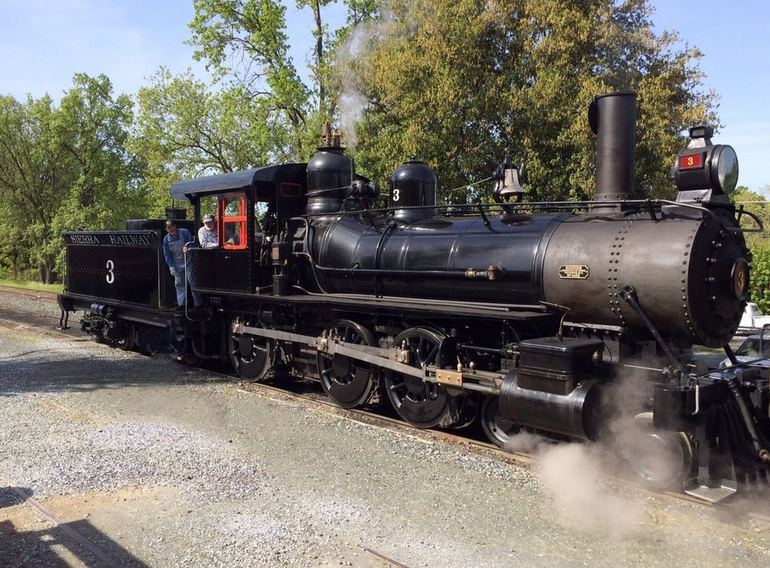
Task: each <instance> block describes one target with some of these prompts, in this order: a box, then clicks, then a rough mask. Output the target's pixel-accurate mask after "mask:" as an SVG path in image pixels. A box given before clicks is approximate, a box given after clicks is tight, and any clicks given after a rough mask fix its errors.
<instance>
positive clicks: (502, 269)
mask: <svg viewBox="0 0 770 568" xmlns="http://www.w3.org/2000/svg"><path fill="white" fill-rule="evenodd" d="M588 114H589V124H590V127H591V129H592V130H593V132H594V133H595V134H596V135H597V162H596V195H595V198H594V199H592V200H591V201H587V202H546V203H536V202H528V201H526V200H525V199H524V198H523V194H524V191H523V189H522V187H521V180H520V173H521V171H520V169H519V168H516V167H514V166H512V165H511V163H510V161H508V160H506V161H505V162H503V163H502V164H501V165H500V166H499V167H498V168H497V170H496V171H495V173H494V176H493V177H494V180H495V188H494V193H493V196H494V201H495V202H494V203H491V204H480V205H467V204H462V205H445V206H439V205H437V202H436V188H437V178H436V174H435V173H434V172H433V171H432V170H431V169H430V168H429V167H428V166H427V165H426V164H425V163H423V162H420V161H417V160H410V161H407V162H405V163H404V164H403V165H402V166H400V167H399V168H398V169H397V170H396V171H395V172H394V173H393V175H392V176H391V178H390V191H389V207H387V208H384V209H381V208H376V207H375V206H374V204H375V201H376V199H377V197H378V196H379V191H378V188H377V186H376V185H375V184H374V183H372V182H371V181H370V180H368V179H367V178H365V177H363V176H361V175H359V174H358V173H357V172H356V171H355V169H354V164H353V162H352V161H351V159H350V158H348V157H347V156H346V155H345V154H344V152H343V149H342V148H341V147H340V146H339V141H338V140H330V139H327V140H326V145H325V146H323V147H320V148H319V149H318V151H317V153H316V154H315V155H314V156H313V157H312V158H311V160H310V161H309V162H308V163H306V164H305V163H292V164H282V165H276V166H270V167H263V168H258V169H252V170H247V171H241V172H233V173H226V174H222V175H215V176H210V177H204V178H199V179H193V180H189V181H183V182H180V183H177V184H175V185H174V186H172V188H171V196H172V198H174V199H178V200H188V201H189V202H190V203H191V204H192V206H193V207H194V211H195V223H194V224H191V225H193V226H199V225H198V222H199V221H200V218H201V211H202V209H203V208H206V207H209V206H214V205H213V204H215V207H216V216H217V231H218V236H219V242H220V243H223V244H222V245H221V247H219V248H213V249H202V248H194V247H192V248H190V250H189V253H188V255H187V263H188V270H190V271H191V273H192V275H193V278H192V280H191V281H192V282H194V284H193V286H194V288H195V290H196V291H197V292H200V293H201V294H202V295H203V297H204V299H205V307H204V308H201V309H196V308H191V307H189V308H188V307H185V308H176V307H175V305H174V300H173V294H172V293H171V292H172V283H171V279H170V276H169V275H168V270H166V269H165V266H164V264H163V260H162V255H161V254H160V243H161V238H162V234H161V231H160V228H161V225H160V224H159V222H156V221H142V220H138V221H137V220H134V221H129V226H128V230H126V231H114V232H89V233H84V232H77V233H66V234H65V241H66V248H67V278H66V282H65V292H64V293H63V294H62V295H60V296H59V303H60V306H61V308H62V314H63V318H65V320H63V323H66V317H68V315H69V312H71V311H74V310H76V309H82V310H83V311H84V316H83V318H82V327H83V329H84V330H85V331H87V332H89V333H91V334H92V335H93V336H94V337H96V338H98V339H100V340H105V341H111V342H113V343H115V344H117V345H119V346H121V347H123V348H131V347H134V346H136V345H140V346H142V347H143V348H146V349H151V350H152V349H155V348H154V347H152V345H159V344H163V343H168V342H169V336H171V338H170V340H171V341H172V342H178V343H179V344H184V346H185V349H187V350H188V351H189V352H191V353H192V354H194V356H195V357H196V358H197V359H198V360H207V359H217V358H218V359H229V361H230V362H231V364H232V366H233V368H234V369H235V371H236V372H237V373H238V374H239V375H240V376H241V377H243V378H246V379H251V380H255V381H261V380H265V379H267V378H268V377H270V376H274V375H278V374H280V375H288V376H294V377H297V376H299V377H310V378H313V379H317V380H320V383H321V385H322V387H323V390H324V391H325V393H326V394H327V395H328V396H329V398H331V400H333V401H334V402H335V403H337V404H338V405H340V406H342V407H345V408H355V407H360V406H363V405H366V404H369V403H371V402H372V400H373V399H375V398H380V399H382V400H387V401H389V402H390V404H392V406H393V408H394V409H395V412H397V413H398V415H399V416H400V417H401V418H403V420H405V421H406V422H408V423H409V424H411V425H413V426H416V427H419V428H429V427H444V428H448V427H453V428H461V427H464V426H467V425H469V424H471V423H473V422H474V421H475V420H477V419H478V420H479V421H480V422H481V425H482V427H483V429H484V431H485V433H486V434H487V435H488V437H489V438H490V440H492V441H493V442H495V443H496V444H498V445H500V446H505V445H506V444H508V443H510V442H511V440H512V438H513V437H514V436H516V435H517V433H518V432H520V431H521V430H522V429H530V430H535V431H538V432H543V433H547V434H550V435H553V436H555V437H560V438H568V439H579V440H580V439H582V440H591V441H595V440H602V439H606V438H607V437H611V436H612V428H609V424H610V422H611V421H612V420H613V417H614V416H616V415H617V414H618V413H619V412H620V410H619V409H618V407H619V405H618V404H617V402H618V400H619V399H621V400H622V401H623V404H622V405H620V406H623V407H624V408H623V409H622V410H623V412H624V413H629V412H630V413H631V414H632V415H633V417H634V420H633V424H634V425H635V426H634V427H635V428H637V429H638V431H639V435H640V436H641V437H642V438H643V439H644V440H646V443H647V444H648V445H652V446H653V447H654V448H655V449H656V451H657V452H658V453H659V454H660V456H666V457H667V458H668V459H667V460H666V461H665V464H664V465H661V463H662V462H661V460H655V463H636V464H632V465H633V466H634V467H635V470H636V471H637V473H638V474H639V475H640V476H641V477H642V478H643V479H645V480H647V481H649V482H651V483H654V484H657V485H670V484H678V483H682V482H685V481H686V485H685V490H686V491H688V492H689V493H691V494H693V495H695V496H697V497H699V498H702V499H706V500H709V501H714V502H715V501H719V500H721V499H723V498H725V497H727V496H729V495H730V494H732V493H734V492H735V491H736V490H737V488H738V486H739V485H741V484H746V483H753V482H758V481H759V480H762V479H764V478H765V476H766V468H767V464H768V463H769V462H770V453H769V452H768V450H769V449H770V442H769V441H768V437H770V422H769V418H768V410H769V409H770V406H769V404H770V397H769V395H768V393H769V392H770V391H769V389H768V376H767V371H766V369H765V370H764V371H763V370H762V369H761V368H760V367H759V366H757V365H755V364H752V363H738V362H737V361H736V360H735V357H734V356H733V355H732V351H731V350H730V348H729V346H728V342H729V340H730V339H731V337H732V336H733V334H734V332H735V330H736V328H737V326H738V322H739V320H740V317H741V313H742V311H743V307H744V305H745V303H746V301H747V295H748V290H749V262H750V254H749V251H748V250H747V247H746V243H745V240H744V236H743V233H744V232H745V231H747V230H758V229H756V228H755V229H747V228H743V227H742V226H741V221H742V220H744V219H746V218H747V217H752V218H753V219H754V222H755V223H753V225H757V224H758V226H759V228H760V229H761V222H760V221H759V219H757V218H756V217H753V216H752V215H751V214H750V213H747V212H744V211H743V210H741V209H736V207H735V206H734V205H733V204H732V203H731V202H730V200H729V199H728V194H729V193H730V192H731V191H732V190H733V189H734V188H735V186H736V183H737V176H738V162H737V158H736V155H735V152H734V151H733V149H732V148H731V147H730V146H726V145H714V144H713V143H712V141H711V137H712V134H713V131H712V130H711V129H710V128H708V127H696V128H693V129H691V130H690V137H691V140H690V143H689V145H688V146H687V148H686V149H684V150H683V151H682V152H681V153H680V154H679V155H678V157H677V160H676V163H675V165H674V168H673V176H674V179H675V181H676V185H677V188H678V195H677V198H676V200H674V201H669V200H660V199H656V200H652V199H637V198H636V197H635V194H634V153H635V122H636V98H635V95H634V94H633V93H625V92H624V93H612V94H607V95H601V96H597V97H595V99H594V100H593V101H592V102H591V104H590V106H589V113H588ZM694 345H703V346H708V347H723V348H724V349H725V351H726V352H727V354H728V356H730V357H731V359H732V360H733V362H734V365H733V366H732V367H729V368H727V369H724V370H719V371H714V370H708V369H704V368H702V366H701V365H700V364H699V363H697V362H696V361H695V360H694V358H693V350H692V347H693V346H694ZM632 393H633V396H631V394H632Z"/></svg>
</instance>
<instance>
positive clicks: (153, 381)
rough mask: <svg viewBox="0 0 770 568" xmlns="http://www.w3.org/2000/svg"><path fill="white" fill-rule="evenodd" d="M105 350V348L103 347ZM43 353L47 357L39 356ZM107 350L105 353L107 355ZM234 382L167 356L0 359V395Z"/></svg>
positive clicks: (51, 355)
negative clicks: (179, 362) (182, 363)
mask: <svg viewBox="0 0 770 568" xmlns="http://www.w3.org/2000/svg"><path fill="white" fill-rule="evenodd" d="M105 349H107V348H105ZM43 353H47V354H48V356H45V357H44V358H43V357H42V355H43ZM108 353H109V351H108V352H107V354H108ZM232 380H234V379H231V378H229V377H224V376H221V375H215V374H212V373H207V372H206V371H205V370H204V369H193V368H190V367H186V366H183V365H179V364H178V363H176V362H174V361H173V360H172V359H171V357H170V356H167V355H156V356H154V357H140V356H136V357H130V358H125V357H120V358H115V359H112V358H109V356H106V357H104V358H94V357H90V356H87V355H85V356H82V357H66V356H64V357H63V356H61V355H59V354H58V353H56V352H51V351H48V352H36V351H30V352H26V353H19V354H16V355H12V356H9V357H4V358H0V396H12V395H14V394H23V393H27V392H58V391H78V392H83V391H94V390H101V389H117V388H125V387H141V386H152V385H166V386H171V385H174V384H180V385H181V384H190V383H206V384H210V383H226V382H230V381H232Z"/></svg>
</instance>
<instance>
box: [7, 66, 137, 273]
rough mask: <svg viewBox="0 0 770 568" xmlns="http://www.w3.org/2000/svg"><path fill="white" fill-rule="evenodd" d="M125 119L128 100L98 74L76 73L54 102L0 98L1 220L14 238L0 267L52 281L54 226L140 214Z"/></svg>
mask: <svg viewBox="0 0 770 568" xmlns="http://www.w3.org/2000/svg"><path fill="white" fill-rule="evenodd" d="M132 122H133V113H132V103H131V100H130V98H129V97H127V96H125V95H121V96H118V97H117V98H113V95H112V84H111V83H110V81H109V79H108V78H107V77H105V76H104V75H100V76H99V77H89V76H88V75H84V74H77V75H75V77H74V79H73V87H72V88H71V89H69V90H68V91H67V92H66V93H65V94H64V96H63V97H62V100H61V103H60V105H59V106H58V107H56V106H54V104H53V102H52V100H51V98H50V97H48V96H44V97H42V98H41V99H37V100H35V99H32V98H30V97H28V98H27V100H26V101H25V102H23V103H19V102H18V101H16V100H14V99H13V98H12V97H1V98H0V196H1V197H2V206H0V218H1V219H2V222H3V224H4V226H6V227H8V228H9V231H10V232H11V235H12V240H13V243H12V244H5V245H4V246H3V247H2V249H0V264H2V265H5V266H6V267H10V269H11V271H12V272H13V274H14V275H16V276H22V277H24V276H28V275H27V274H25V273H24V271H26V270H27V269H29V268H35V269H36V270H37V271H38V273H39V277H40V279H41V280H42V281H43V282H48V283H50V282H53V281H54V280H56V278H57V277H58V275H59V274H60V273H61V261H62V258H63V249H64V247H63V243H62V239H61V231H63V230H73V229H108V228H119V227H121V226H122V225H123V223H124V222H125V219H126V218H127V217H130V216H136V215H139V214H141V213H142V212H143V210H144V208H145V200H144V195H143V193H142V191H141V190H140V176H141V166H142V165H141V163H139V162H138V161H137V160H136V159H135V158H134V157H133V156H132V155H131V154H129V153H128V152H127V151H126V149H125V142H126V138H127V136H128V130H129V128H130V127H131V124H132Z"/></svg>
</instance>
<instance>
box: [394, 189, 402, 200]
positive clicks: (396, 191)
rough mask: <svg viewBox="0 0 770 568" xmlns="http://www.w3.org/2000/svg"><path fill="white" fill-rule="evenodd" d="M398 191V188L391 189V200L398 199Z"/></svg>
mask: <svg viewBox="0 0 770 568" xmlns="http://www.w3.org/2000/svg"><path fill="white" fill-rule="evenodd" d="M399 193H400V192H399V190H397V189H394V190H393V201H398V198H399V197H401V196H400V195H399Z"/></svg>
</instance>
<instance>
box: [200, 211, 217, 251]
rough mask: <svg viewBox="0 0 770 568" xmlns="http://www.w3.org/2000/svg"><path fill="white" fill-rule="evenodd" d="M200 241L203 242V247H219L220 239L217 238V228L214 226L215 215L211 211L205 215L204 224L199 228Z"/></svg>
mask: <svg viewBox="0 0 770 568" xmlns="http://www.w3.org/2000/svg"><path fill="white" fill-rule="evenodd" d="M198 242H199V243H200V244H201V248H205V249H207V248H217V247H218V246H219V241H218V240H217V229H216V227H215V226H214V216H213V215H212V214H211V213H207V214H206V215H204V216H203V226H202V227H201V228H200V229H198Z"/></svg>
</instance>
